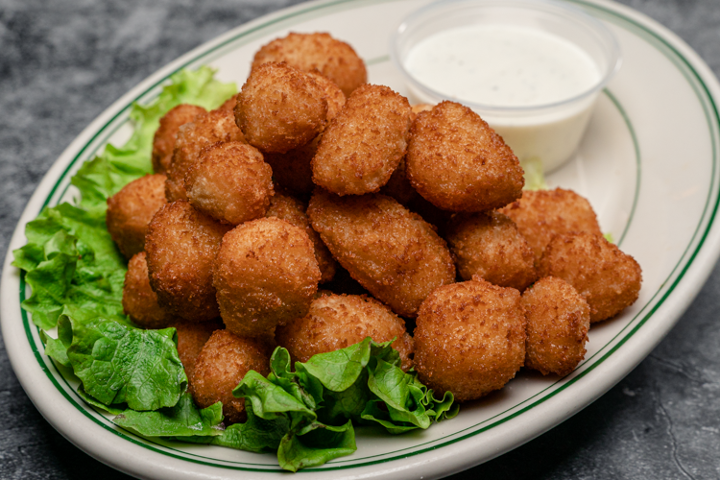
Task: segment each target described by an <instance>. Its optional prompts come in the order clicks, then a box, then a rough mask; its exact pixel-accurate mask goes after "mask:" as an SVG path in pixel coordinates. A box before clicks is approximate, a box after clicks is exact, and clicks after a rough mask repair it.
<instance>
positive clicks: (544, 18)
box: [391, 0, 620, 172]
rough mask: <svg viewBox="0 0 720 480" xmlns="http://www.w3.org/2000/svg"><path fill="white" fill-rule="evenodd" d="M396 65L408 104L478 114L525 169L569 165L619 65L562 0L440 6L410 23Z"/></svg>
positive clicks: (604, 34) (598, 31)
mask: <svg viewBox="0 0 720 480" xmlns="http://www.w3.org/2000/svg"><path fill="white" fill-rule="evenodd" d="M391 40H392V45H391V57H392V61H393V63H394V65H395V67H396V68H397V69H398V70H399V71H400V73H401V74H402V75H403V76H404V77H405V80H406V83H407V86H408V90H409V91H408V97H409V99H410V101H411V102H412V103H428V104H431V105H434V104H436V103H439V102H441V101H443V100H446V99H447V100H453V101H455V102H458V103H461V104H463V105H466V106H468V107H470V108H472V109H473V110H475V111H476V112H477V113H478V114H479V115H480V117H482V119H483V120H485V121H486V122H487V123H488V124H489V125H490V126H491V127H492V128H493V129H495V131H496V132H497V133H498V134H500V135H501V136H502V137H503V139H504V140H505V142H506V143H507V144H508V145H509V146H510V148H512V149H513V152H514V153H515V155H517V157H518V158H519V159H520V161H521V162H528V161H532V162H533V164H536V161H537V160H540V161H541V162H542V165H543V167H544V170H545V172H549V171H551V170H554V169H556V168H558V167H560V166H561V165H563V164H564V163H565V162H566V161H567V160H569V159H570V158H572V156H573V153H574V152H575V150H576V149H577V147H578V145H579V144H580V140H581V139H582V136H583V133H584V132H585V128H586V126H587V125H588V122H589V120H590V116H591V114H592V111H593V107H594V106H595V103H596V100H597V98H598V96H599V94H600V92H601V91H602V89H603V87H604V86H605V85H606V84H607V82H608V81H609V80H610V78H612V76H613V75H614V74H615V72H616V71H617V70H618V69H619V67H620V49H619V46H618V43H617V40H616V39H615V37H614V36H613V34H612V32H611V31H610V30H609V29H608V28H607V27H606V26H605V25H603V24H602V23H601V22H600V21H598V20H596V19H595V18H593V17H591V16H589V15H588V14H586V13H585V12H584V11H582V10H581V9H579V8H576V7H574V6H572V5H568V4H567V3H565V2H559V1H556V0H439V1H437V2H435V3H431V4H429V5H426V6H425V7H422V8H420V9H418V10H416V11H415V12H413V13H411V14H410V15H408V16H407V17H406V18H405V19H404V20H403V21H402V22H401V23H400V24H399V25H398V28H397V30H396V32H395V34H394V36H393V38H392V39H391Z"/></svg>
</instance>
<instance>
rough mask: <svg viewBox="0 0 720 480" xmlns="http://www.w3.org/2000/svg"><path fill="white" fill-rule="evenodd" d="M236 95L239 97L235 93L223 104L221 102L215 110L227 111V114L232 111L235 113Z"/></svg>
mask: <svg viewBox="0 0 720 480" xmlns="http://www.w3.org/2000/svg"><path fill="white" fill-rule="evenodd" d="M238 95H240V94H239V93H236V94H235V95H233V96H232V97H230V98H228V99H227V100H225V102H223V104H222V105H220V106H219V107H218V108H216V109H215V110H225V111H228V112H234V111H235V105H237V98H238Z"/></svg>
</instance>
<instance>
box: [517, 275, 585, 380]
mask: <svg viewBox="0 0 720 480" xmlns="http://www.w3.org/2000/svg"><path fill="white" fill-rule="evenodd" d="M522 305H523V308H524V309H525V318H526V319H527V330H526V331H527V340H526V341H525V366H526V367H528V368H532V369H533V370H538V371H539V372H541V373H542V374H543V375H547V374H549V373H555V374H557V375H561V376H565V375H568V374H569V373H571V372H572V371H573V370H574V369H575V367H576V366H577V365H578V363H580V362H581V361H582V359H583V358H584V357H585V343H586V342H587V340H588V330H589V329H590V307H589V306H588V304H587V302H586V301H585V299H584V298H583V296H582V295H580V294H579V293H578V292H577V290H575V289H574V288H573V287H572V285H570V284H569V283H567V282H565V281H564V280H562V279H560V278H556V277H545V278H542V279H540V280H538V281H537V282H535V284H534V285H533V286H532V288H529V289H527V290H526V291H525V292H524V293H523V295H522Z"/></svg>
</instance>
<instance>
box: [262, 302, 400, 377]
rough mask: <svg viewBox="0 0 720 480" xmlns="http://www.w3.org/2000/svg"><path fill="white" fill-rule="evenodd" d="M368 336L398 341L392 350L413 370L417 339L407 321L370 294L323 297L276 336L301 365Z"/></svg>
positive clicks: (377, 339) (278, 341)
mask: <svg viewBox="0 0 720 480" xmlns="http://www.w3.org/2000/svg"><path fill="white" fill-rule="evenodd" d="M366 337H371V338H372V339H373V340H375V341H376V342H378V343H380V342H387V341H390V340H392V339H393V338H396V340H395V341H394V342H393V343H392V347H393V348H394V349H395V350H397V351H398V353H399V354H400V359H401V360H402V369H403V370H405V371H407V370H408V369H410V367H412V354H413V340H412V337H410V335H408V333H407V331H406V330H405V322H404V321H403V319H402V318H400V317H398V316H397V315H395V314H394V313H393V312H392V311H391V310H390V309H389V308H388V307H387V306H385V305H383V304H382V303H380V302H378V301H377V300H375V299H374V298H372V297H368V296H367V295H345V294H343V295H335V294H329V295H322V296H319V297H318V298H316V299H315V300H313V302H312V304H311V305H310V311H309V312H308V314H307V315H305V316H304V317H302V318H296V319H294V320H292V321H290V322H288V324H287V325H285V326H284V327H278V329H277V332H276V333H275V339H276V340H277V343H278V345H280V346H283V347H285V348H287V349H288V351H289V352H290V356H291V357H292V359H293V361H299V362H307V361H308V360H309V359H310V357H312V356H313V355H316V354H318V353H326V352H333V351H335V350H339V349H341V348H345V347H349V346H350V345H354V344H356V343H358V342H362V341H363V340H364V339H365V338H366Z"/></svg>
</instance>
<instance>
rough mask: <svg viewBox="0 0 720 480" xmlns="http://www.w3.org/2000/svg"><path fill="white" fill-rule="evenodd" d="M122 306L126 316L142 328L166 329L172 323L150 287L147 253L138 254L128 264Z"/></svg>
mask: <svg viewBox="0 0 720 480" xmlns="http://www.w3.org/2000/svg"><path fill="white" fill-rule="evenodd" d="M122 305H123V311H124V312H125V315H130V318H131V319H132V321H133V322H135V323H136V324H137V325H138V326H140V327H142V328H164V327H166V326H167V325H168V322H170V317H169V316H168V315H167V314H166V313H165V310H163V309H162V307H160V305H159V304H158V300H157V295H156V294H155V292H153V289H152V288H151V287H150V278H149V277H148V267H147V260H146V259H145V252H140V253H136V254H135V255H134V256H133V257H132V258H131V259H130V262H128V270H127V273H126V274H125V286H124V287H123V296H122Z"/></svg>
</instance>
